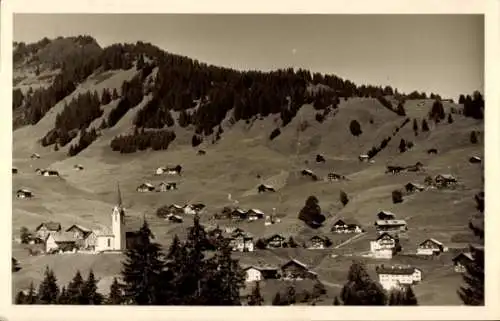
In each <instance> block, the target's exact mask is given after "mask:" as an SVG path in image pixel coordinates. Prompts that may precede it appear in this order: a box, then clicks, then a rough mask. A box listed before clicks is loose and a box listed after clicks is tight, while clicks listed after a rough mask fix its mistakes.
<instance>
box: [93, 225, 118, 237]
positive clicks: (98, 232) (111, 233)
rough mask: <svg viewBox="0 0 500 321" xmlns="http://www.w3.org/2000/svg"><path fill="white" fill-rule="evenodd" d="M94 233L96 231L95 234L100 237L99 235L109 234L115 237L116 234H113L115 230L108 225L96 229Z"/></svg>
mask: <svg viewBox="0 0 500 321" xmlns="http://www.w3.org/2000/svg"><path fill="white" fill-rule="evenodd" d="M94 233H95V235H96V236H97V237H99V236H108V237H109V236H113V237H114V236H115V235H114V234H113V232H111V231H110V230H109V228H108V227H104V228H103V229H101V230H97V231H94Z"/></svg>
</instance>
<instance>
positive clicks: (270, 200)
mask: <svg viewBox="0 0 500 321" xmlns="http://www.w3.org/2000/svg"><path fill="white" fill-rule="evenodd" d="M134 74H135V70H133V69H131V70H127V71H121V72H116V73H107V74H105V75H96V76H95V77H91V78H90V79H89V80H88V81H87V82H86V83H84V84H82V85H81V86H80V87H79V88H78V89H77V91H76V92H77V93H78V92H84V91H86V90H94V89H95V90H98V91H100V90H102V89H103V88H106V87H108V88H118V89H119V87H120V86H121V83H122V82H123V81H124V80H129V79H131V78H132V77H133V75H134ZM26 81H27V80H26ZM23 83H24V82H23ZM70 98H71V97H68V98H67V99H70ZM147 99H148V98H145V100H144V101H143V103H141V104H140V105H139V106H138V107H136V108H133V109H132V110H130V111H129V112H128V113H127V115H125V117H123V119H122V120H121V121H120V122H119V123H118V124H117V125H116V126H115V127H114V128H112V129H106V130H104V131H103V135H102V136H101V137H100V138H99V139H98V140H97V141H96V142H94V143H93V144H92V145H91V146H90V147H88V148H87V149H86V150H84V151H83V152H82V153H80V154H79V155H77V156H75V157H71V158H68V157H66V154H65V153H66V150H67V148H61V149H60V150H59V151H58V152H54V151H53V149H52V148H44V147H42V146H40V145H39V144H38V143H37V140H38V139H39V138H41V137H43V135H45V133H46V132H47V131H49V130H50V129H51V128H52V126H53V124H54V120H55V117H56V115H57V113H58V112H60V111H61V110H62V108H63V105H64V103H63V102H61V103H59V104H58V105H56V106H55V107H54V108H53V109H52V110H51V111H50V112H49V113H47V115H46V116H45V117H44V118H43V119H42V120H41V121H40V122H39V123H38V124H37V125H35V126H26V127H23V128H20V129H18V130H16V131H14V134H13V135H14V142H13V166H15V167H17V168H18V169H19V174H16V175H14V176H13V193H14V192H15V191H16V190H17V189H18V188H22V187H24V188H28V189H30V190H32V191H33V193H34V194H35V198H33V199H31V200H18V199H16V198H15V197H14V196H13V213H12V215H13V219H12V221H13V226H12V231H13V237H16V236H18V233H19V229H20V228H21V227H22V226H26V227H28V228H29V229H34V228H35V227H36V226H37V225H38V224H40V223H41V222H43V221H49V220H52V221H58V222H60V223H61V224H62V225H63V228H64V227H69V226H70V225H72V224H75V223H77V224H81V225H83V226H88V227H90V228H100V227H102V226H109V225H110V214H111V210H112V206H113V205H114V203H115V200H116V184H117V183H118V182H119V184H120V188H121V192H122V198H123V201H124V206H125V208H126V214H127V225H128V226H127V228H128V229H136V228H137V227H138V225H139V224H140V223H141V219H142V217H143V216H145V217H146V218H147V219H148V220H149V222H150V225H151V228H152V230H153V232H154V233H155V235H156V237H157V241H158V242H160V243H161V244H162V245H164V246H165V247H166V246H168V244H169V242H170V241H171V239H172V237H173V235H174V234H179V236H181V237H183V235H184V234H185V231H186V228H187V227H188V226H189V225H190V224H191V220H190V219H186V220H185V221H184V223H182V224H173V223H169V222H166V221H164V220H160V219H158V218H156V217H155V211H156V209H157V208H158V207H160V206H162V205H168V204H172V203H177V204H180V205H184V204H185V203H189V202H201V203H204V204H206V206H207V207H206V209H205V211H204V214H202V217H201V220H202V223H203V224H217V223H219V224H220V225H221V226H223V225H239V226H240V227H242V228H243V229H244V230H247V231H248V232H250V233H252V234H253V235H254V236H255V237H256V238H260V237H266V236H271V235H273V234H275V233H282V234H284V235H286V236H290V235H292V236H294V238H296V240H297V241H298V242H299V243H301V242H303V241H306V240H307V239H308V238H309V237H311V236H313V235H316V234H320V235H327V236H328V237H329V238H330V239H332V240H334V241H339V242H341V241H343V240H344V239H339V238H342V237H344V236H335V235H333V234H332V233H331V232H330V228H331V225H332V223H333V222H334V221H335V220H336V219H339V218H354V219H356V220H357V221H359V222H360V223H361V224H362V225H363V226H365V227H366V228H367V230H368V233H367V234H366V235H363V236H362V237H360V238H359V239H357V240H355V241H353V242H350V243H347V244H345V245H344V246H342V247H341V248H339V249H338V252H339V253H354V254H355V255H356V253H360V252H364V251H368V250H369V241H370V240H372V239H373V237H374V236H373V235H374V234H373V227H372V226H373V223H374V220H375V215H376V214H377V213H378V212H379V211H380V210H389V211H392V212H394V213H396V215H397V217H398V218H405V219H407V221H408V225H409V232H408V239H407V240H405V241H404V243H403V247H404V250H408V251H410V252H411V251H414V250H415V248H416V246H417V245H418V243H420V242H421V241H423V240H424V239H426V238H429V237H433V238H436V239H438V240H440V241H442V242H443V243H445V245H446V246H448V247H458V248H460V247H466V245H467V240H468V237H470V233H469V231H468V227H467V224H468V220H469V218H470V217H471V215H473V214H474V213H475V207H474V206H475V204H474V199H473V196H474V194H475V193H476V192H478V191H479V190H481V189H482V182H481V174H482V172H481V171H482V167H481V165H478V164H470V163H469V162H468V158H469V157H470V156H473V155H475V156H479V157H482V156H483V143H482V140H480V142H479V144H475V145H473V144H471V143H470V142H469V134H470V132H471V131H472V130H477V131H480V132H481V133H482V132H483V123H482V122H480V121H477V120H473V119H470V118H465V117H463V116H461V115H458V114H454V115H453V116H454V122H453V123H452V124H448V123H441V124H438V125H436V126H435V125H434V124H430V127H431V131H430V132H427V133H419V135H418V136H415V135H414V133H413V130H412V123H411V122H410V123H409V124H408V125H407V126H406V127H404V128H403V129H402V130H401V131H399V133H397V134H396V136H395V137H393V139H392V140H391V142H390V143H389V145H388V146H387V148H386V149H385V150H383V151H382V152H381V153H380V154H379V155H377V156H376V157H375V158H374V160H375V163H374V164H369V163H361V162H359V161H358V156H359V155H360V154H364V153H366V152H368V150H369V149H370V148H371V147H372V146H373V145H379V144H380V142H381V141H382V139H384V138H386V137H387V136H390V135H392V132H393V130H394V128H395V127H396V126H399V125H401V123H402V122H403V120H404V117H399V116H397V115H395V114H394V113H392V112H390V111H388V110H387V109H385V108H384V107H382V106H381V105H380V104H379V103H378V102H377V101H376V100H374V99H368V98H352V99H349V100H347V101H342V102H341V104H340V107H339V109H338V113H337V114H336V115H335V116H331V115H330V116H329V118H328V119H327V120H326V121H324V122H323V123H321V124H320V123H318V122H317V121H316V120H315V119H314V115H315V111H314V110H313V108H312V107H311V106H307V105H306V106H304V107H303V108H302V109H301V110H300V112H299V115H298V116H297V117H295V118H294V119H293V121H292V122H291V123H290V124H289V125H288V126H287V127H285V128H282V129H281V132H282V134H281V135H280V136H278V137H277V138H276V139H274V140H273V141H269V139H268V137H269V134H270V133H271V132H272V130H273V129H274V128H275V127H276V125H275V123H274V121H273V118H274V117H273V116H270V117H268V118H266V119H263V120H259V119H257V120H255V121H254V122H253V123H252V124H245V123H244V122H239V123H236V124H235V125H234V126H231V127H230V126H226V127H225V128H224V134H223V136H222V139H221V140H220V141H219V142H218V143H216V144H214V145H212V144H210V143H207V142H204V143H203V144H202V145H201V146H199V148H196V149H194V148H192V147H191V145H190V137H191V136H190V134H189V133H188V132H187V131H186V130H184V129H181V128H178V127H176V129H175V130H176V134H177V139H176V140H175V141H174V143H173V144H172V145H171V147H170V148H169V150H167V151H156V152H153V151H145V152H138V153H134V154H129V155H121V154H119V153H115V152H112V151H111V149H110V147H109V142H110V140H111V139H112V138H113V137H114V136H115V135H117V134H120V133H124V132H126V131H128V130H130V128H131V127H132V126H131V125H132V120H133V119H134V116H135V113H137V111H138V110H139V109H140V108H141V107H142V106H144V104H145V102H146V101H147ZM417 104H419V106H418V107H417ZM431 106H432V101H431V100H418V101H408V102H407V105H406V111H407V114H408V117H410V118H411V119H412V120H413V118H417V119H418V123H419V125H420V124H421V120H422V119H423V118H424V117H425V116H426V114H427V112H428V110H429V109H430V107H431ZM444 106H445V110H446V111H447V112H448V111H449V110H450V108H452V107H455V108H457V107H458V106H457V105H453V104H450V103H445V104H444ZM113 107H114V106H113V103H111V104H110V105H108V106H104V107H103V110H104V111H105V115H107V113H109V111H110V110H111V109H112V108H113ZM103 117H105V116H103ZM353 119H357V120H358V121H359V122H360V124H361V127H362V130H363V134H362V135H360V136H359V137H354V136H352V135H351V134H350V132H349V126H348V124H349V122H350V121H351V120H353ZM371 120H373V123H371ZM100 121H101V119H99V120H96V121H94V124H95V125H98V124H100ZM305 121H307V122H308V123H309V126H308V128H307V129H306V130H305V131H303V132H301V133H300V136H299V140H298V141H297V139H296V136H297V128H298V125H299V124H300V123H301V122H305ZM401 138H404V139H406V140H411V141H413V143H414V148H413V149H412V150H410V151H408V152H406V153H403V154H401V153H399V151H398V145H399V141H400V139H401ZM297 142H299V143H300V145H298V144H297ZM68 146H69V145H68ZM429 148H437V149H438V150H439V153H438V154H437V155H428V154H427V150H428V149H429ZM198 149H204V150H206V152H207V153H206V155H204V156H198V155H197V154H196V152H197V150H198ZM33 152H37V153H39V154H40V155H41V158H40V159H37V160H31V159H30V158H29V156H30V155H31V154H32V153H33ZM317 153H321V154H323V155H324V156H325V158H326V162H325V163H322V164H316V163H315V156H316V154H317ZM417 161H420V162H422V163H423V164H424V167H425V171H424V172H422V173H411V172H405V173H401V174H399V175H389V174H385V173H384V172H385V166H386V165H412V164H415V163H416V162H417ZM75 164H81V165H83V166H84V168H85V169H84V170H83V171H74V170H73V166H74V165H75ZM176 164H181V165H182V167H183V175H182V176H180V177H175V178H169V177H158V176H155V175H153V174H154V171H155V169H156V168H157V167H159V166H165V165H176ZM36 168H52V169H56V170H58V171H59V172H60V174H61V178H52V177H40V176H36V175H35V173H34V170H35V169H36ZM305 168H308V169H311V170H313V171H314V172H315V173H316V174H317V175H318V176H320V177H324V176H326V175H327V174H328V173H329V172H332V171H335V172H338V173H341V174H343V175H346V176H347V178H348V180H347V181H340V182H326V181H318V182H313V181H311V180H310V179H307V178H304V177H300V175H298V172H299V171H301V170H302V169H305ZM440 173H446V174H452V175H455V176H456V177H457V178H458V179H459V182H460V185H459V187H457V188H456V189H454V190H427V191H424V192H421V193H415V194H413V195H411V196H406V197H405V199H404V202H403V203H400V204H393V203H392V200H391V192H392V191H393V190H394V189H402V188H403V186H404V184H406V183H408V182H410V181H413V182H418V183H421V184H422V183H423V181H424V178H425V177H426V176H427V175H431V176H434V175H437V174H440ZM257 175H260V176H261V178H260V179H259V178H257ZM163 180H174V181H177V182H178V183H179V189H178V190H175V191H171V192H166V193H137V192H136V190H135V189H136V187H137V186H138V185H139V184H141V183H142V182H144V181H148V182H151V183H153V184H158V183H159V182H160V181H163ZM262 182H266V183H269V184H273V185H274V186H275V187H276V188H277V189H278V191H277V192H276V193H264V194H257V193H256V186H257V185H258V184H260V183H262ZM341 190H344V191H345V192H346V193H347V194H348V195H349V199H350V201H349V203H348V204H347V206H345V207H343V206H342V205H341V204H340V202H339V192H340V191H341ZM228 194H231V196H232V199H233V200H237V201H238V202H239V205H240V206H242V207H244V208H258V209H261V210H262V211H264V212H266V213H271V211H272V209H273V208H276V209H277V213H278V214H279V215H280V216H281V223H279V224H275V225H271V226H267V227H266V226H264V224H263V222H252V223H247V222H244V223H232V222H227V221H219V222H214V221H212V220H211V217H212V215H213V214H214V213H217V212H219V211H220V210H221V209H222V208H223V207H224V206H228V205H231V204H232V202H231V201H229V200H228ZM310 195H315V196H316V197H317V198H318V199H319V201H320V206H321V208H322V210H323V212H324V214H325V215H326V216H327V220H326V222H325V224H324V227H322V228H320V229H318V230H312V229H310V228H308V227H306V226H305V225H304V224H303V223H302V222H301V221H299V220H298V219H297V216H298V213H299V211H300V209H301V208H302V207H303V205H304V202H305V200H306V199H307V197H308V196H310ZM457 240H458V241H457ZM13 251H14V252H13V255H14V256H15V257H16V258H18V259H19V261H20V264H21V266H22V267H23V269H22V270H21V271H19V272H17V273H15V274H13V285H14V286H13V290H14V291H16V290H19V289H24V288H27V286H28V285H29V282H30V281H31V280H33V281H34V283H35V284H37V283H38V282H39V281H40V279H41V277H42V273H43V270H44V267H45V266H46V265H48V266H50V267H52V268H54V270H55V272H56V275H57V277H58V278H59V280H60V281H61V282H62V283H64V284H65V283H67V281H68V280H69V278H71V277H72V276H73V274H74V271H75V270H76V269H80V270H82V271H83V272H84V273H86V272H85V271H86V270H88V269H89V268H92V269H94V272H95V274H96V276H97V277H98V278H102V280H103V281H102V282H103V284H108V283H109V282H110V281H109V280H111V279H112V276H114V275H117V274H118V273H119V271H120V260H121V258H120V256H119V255H111V254H110V255H95V256H93V255H81V254H78V255H62V256H43V257H30V256H28V255H27V251H26V250H25V249H23V248H21V247H20V246H18V245H16V244H15V245H14V246H13ZM335 251H337V250H323V251H310V250H304V249H295V250H292V249H289V250H283V251H279V250H276V251H264V252H254V253H248V254H235V256H236V257H238V258H240V260H241V261H242V262H247V261H248V262H250V263H251V262H252V261H255V260H259V259H260V260H263V261H266V262H275V263H276V264H278V263H283V262H284V261H285V260H286V259H289V258H292V257H294V258H297V259H299V260H301V261H304V263H306V264H309V265H311V267H312V268H313V270H315V271H317V273H318V274H319V276H320V278H321V279H322V280H324V281H325V282H328V283H330V284H333V285H331V286H329V288H328V289H329V294H328V299H327V300H326V301H325V302H326V303H327V304H331V300H330V299H332V298H333V296H334V295H335V294H336V293H337V292H336V291H338V290H339V288H338V287H337V286H336V285H335V284H337V285H338V284H343V283H344V281H345V278H346V275H347V270H348V267H349V264H350V262H351V261H352V259H353V258H354V257H349V256H345V257H344V256H340V257H337V258H331V257H330V254H331V253H333V252H335ZM400 260H402V261H404V260H405V258H404V257H401V258H400V257H395V258H394V259H393V260H392V261H393V262H395V263H398V262H399V261H400ZM408 260H410V262H411V263H414V264H415V265H417V266H418V267H419V268H421V269H422V270H423V271H424V275H425V277H424V281H423V282H422V283H421V284H419V285H417V286H416V287H415V292H416V293H417V295H418V297H419V300H420V302H421V304H430V305H442V304H447V305H449V304H459V303H460V302H458V297H457V295H456V294H455V291H456V289H458V287H459V285H460V284H461V278H460V276H459V275H457V274H455V273H454V272H453V270H452V267H451V258H450V257H449V256H444V257H443V258H442V259H440V260H434V261H425V260H414V259H408ZM375 263H377V262H374V261H369V262H368V267H369V269H370V270H373V267H374V264H375ZM106 282H108V283H106ZM271 283H272V282H271ZM103 287H104V288H106V286H103ZM278 287H279V286H278V285H277V284H269V285H266V286H265V289H266V290H265V292H266V293H267V294H266V295H268V296H270V297H271V296H272V295H274V292H275V290H276V289H277V288H278ZM106 290H107V289H106ZM271 293H272V294H271ZM266 299H267V296H266ZM271 299H272V297H271Z"/></svg>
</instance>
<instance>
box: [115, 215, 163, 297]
mask: <svg viewBox="0 0 500 321" xmlns="http://www.w3.org/2000/svg"><path fill="white" fill-rule="evenodd" d="M153 237H154V236H153V234H152V233H151V230H150V229H149V225H148V223H147V221H146V220H144V222H143V225H142V227H141V228H140V230H139V241H138V242H137V243H135V244H134V245H133V246H132V247H131V248H130V249H127V251H126V252H125V255H126V259H125V262H123V268H122V278H123V282H124V298H125V302H126V303H130V304H136V305H156V304H163V303H164V301H163V300H164V297H163V293H164V291H165V290H166V288H165V287H164V285H165V282H166V280H165V279H164V278H163V271H164V267H165V262H164V261H163V254H162V253H161V249H160V246H159V245H158V244H157V243H154V242H152V241H151V239H152V238H153Z"/></svg>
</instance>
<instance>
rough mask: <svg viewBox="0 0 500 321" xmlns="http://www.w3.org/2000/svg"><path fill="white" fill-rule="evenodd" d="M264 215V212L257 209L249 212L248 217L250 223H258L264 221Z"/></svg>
mask: <svg viewBox="0 0 500 321" xmlns="http://www.w3.org/2000/svg"><path fill="white" fill-rule="evenodd" d="M264 215H265V214H264V212H262V211H261V210H258V209H256V208H252V209H251V210H249V211H248V212H247V216H248V220H249V221H256V220H259V219H263V218H264Z"/></svg>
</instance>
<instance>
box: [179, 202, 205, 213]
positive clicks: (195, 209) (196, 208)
mask: <svg viewBox="0 0 500 321" xmlns="http://www.w3.org/2000/svg"><path fill="white" fill-rule="evenodd" d="M204 208H205V205H204V204H200V203H198V204H187V205H185V206H184V214H189V215H195V214H198V213H200V212H201V211H202V210H203V209H204Z"/></svg>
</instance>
